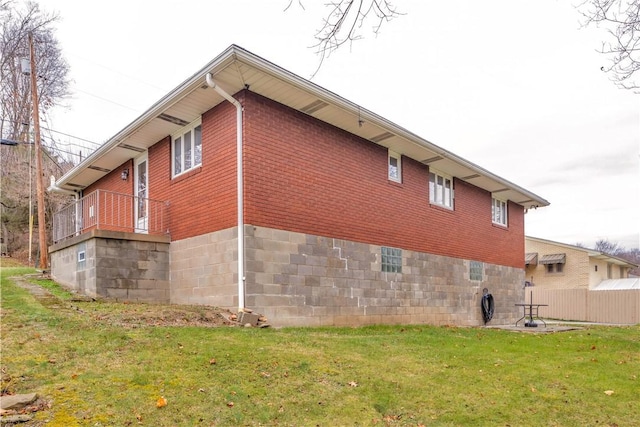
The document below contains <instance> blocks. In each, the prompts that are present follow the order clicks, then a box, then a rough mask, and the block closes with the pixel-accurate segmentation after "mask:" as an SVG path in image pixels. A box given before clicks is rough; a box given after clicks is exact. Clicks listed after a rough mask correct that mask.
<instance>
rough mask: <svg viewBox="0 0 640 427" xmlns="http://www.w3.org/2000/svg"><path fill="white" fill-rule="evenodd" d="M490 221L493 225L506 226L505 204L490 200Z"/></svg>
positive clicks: (494, 199)
mask: <svg viewBox="0 0 640 427" xmlns="http://www.w3.org/2000/svg"><path fill="white" fill-rule="evenodd" d="M491 220H492V221H493V223H494V224H500V225H504V226H505V227H506V225H507V202H505V201H502V200H498V199H496V198H492V199H491Z"/></svg>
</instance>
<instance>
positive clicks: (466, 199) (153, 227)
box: [49, 46, 548, 325]
mask: <svg viewBox="0 0 640 427" xmlns="http://www.w3.org/2000/svg"><path fill="white" fill-rule="evenodd" d="M49 190H50V191H62V192H67V193H69V194H70V195H74V196H75V197H76V200H75V201H74V203H72V204H71V205H69V206H68V207H67V208H65V209H64V210H62V211H60V212H58V213H57V214H56V215H55V218H54V245H53V246H51V247H50V255H51V266H52V270H51V273H52V275H53V277H54V278H55V279H56V280H57V281H59V282H61V283H63V284H65V285H67V286H69V287H72V288H74V289H76V290H78V291H80V292H84V293H87V294H90V295H104V296H108V297H114V298H118V299H121V300H136V301H150V302H164V303H176V304H206V305H213V306H219V307H225V308H237V309H238V310H244V309H246V308H250V309H253V310H254V311H256V312H259V313H262V314H264V315H266V316H267V317H268V318H269V321H270V323H272V324H274V325H360V324H372V323H430V324H454V325H481V324H483V320H482V314H481V308H480V301H481V298H482V293H483V289H484V288H486V289H487V290H488V292H490V293H491V294H492V295H493V297H494V300H495V304H496V308H495V315H494V319H493V321H492V322H493V323H494V324H500V323H511V322H514V321H515V320H516V319H517V317H518V312H517V311H516V310H515V306H514V304H515V303H517V302H521V301H522V300H523V298H524V288H523V286H522V284H523V282H524V270H523V266H522V259H523V257H524V214H525V211H526V210H527V209H529V208H531V207H543V206H547V205H548V202H547V201H546V200H544V199H543V198H541V197H539V196H537V195H535V194H533V193H532V192H530V191H528V190H525V189H524V188H521V187H519V186H517V185H515V184H513V183H511V182H509V181H507V180H505V179H503V178H501V177H499V176H497V175H494V174H492V173H491V172H489V171H487V170H485V169H482V168H481V167H479V166H477V165H475V164H473V163H471V162H469V161H467V160H465V159H462V158H460V157H458V156H456V155H455V154H453V153H451V152H449V151H447V150H445V149H443V148H440V147H438V146H436V145H434V144H432V143H431V142H429V141H427V140H424V139H422V138H420V137H418V136H417V135H414V134H412V133H411V132H409V131H407V130H405V129H403V128H401V127H400V126H398V125H396V124H394V123H391V122H390V121H388V120H386V119H385V118H383V117H380V116H378V115H376V114H374V113H372V112H370V111H367V110H365V109H364V108H362V107H361V106H359V105H357V104H354V103H352V102H350V101H348V100H346V99H344V98H341V97H340V96H338V95H336V94H334V93H332V92H330V91H327V90H326V89H323V88H321V87H319V86H317V85H315V84H314V83H311V82H309V81H307V80H305V79H303V78H300V77H298V76H296V75H294V74H292V73H290V72H289V71H287V70H284V69H282V68H280V67H278V66H276V65H274V64H272V63H270V62H268V61H266V60H264V59H262V58H260V57H258V56H256V55H254V54H252V53H250V52H247V51H246V50H244V49H242V48H240V47H237V46H231V47H229V48H228V49H227V50H226V51H224V52H223V53H222V54H220V55H219V56H218V57H217V58H215V59H214V60H213V61H211V62H210V63H209V64H207V65H206V66H205V67H204V68H203V69H202V70H200V71H198V72H197V73H196V74H194V75H193V76H192V77H190V78H189V79H188V80H186V81H185V82H184V83H182V84H181V85H179V86H178V87H177V88H176V89H174V90H173V91H171V92H170V93H168V94H167V95H166V96H165V97H163V98H162V99H161V100H160V101H158V102H157V103H156V104H154V105H153V106H152V107H151V108H150V109H149V110H148V111H146V112H145V113H144V114H143V115H141V116H140V117H139V118H138V119H136V120H135V121H134V122H132V123H131V124H129V125H128V126H127V127H125V128H124V129H123V130H122V131H120V132H119V133H118V134H116V135H115V136H114V137H112V138H111V139H109V140H108V141H107V142H105V143H104V144H103V145H102V146H101V147H100V148H99V149H98V150H96V151H95V152H94V153H93V154H91V155H90V156H89V157H87V158H86V159H85V160H84V161H83V162H82V163H81V164H79V165H78V166H77V167H75V168H74V169H73V170H71V171H70V172H68V173H67V174H65V175H64V176H63V177H61V178H60V179H58V180H57V181H55V182H52V185H51V186H50V188H49Z"/></svg>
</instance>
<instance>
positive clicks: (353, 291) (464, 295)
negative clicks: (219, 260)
mask: <svg viewBox="0 0 640 427" xmlns="http://www.w3.org/2000/svg"><path fill="white" fill-rule="evenodd" d="M245 232H246V235H247V241H246V258H247V260H246V263H247V276H246V279H247V280H246V289H247V296H246V305H247V307H249V308H252V309H254V310H256V311H258V312H260V313H262V314H265V315H266V316H267V317H268V319H269V322H270V323H272V324H274V325H278V326H288V325H290V326H319V325H365V324H382V323H387V324H391V323H395V324H419V323H427V324H434V325H447V324H451V325H461V326H463V325H467V326H474V325H482V324H484V322H483V320H482V313H481V309H480V300H481V297H482V290H483V288H487V289H488V290H489V292H490V293H491V294H492V295H493V296H494V299H495V303H496V310H495V315H494V318H493V320H492V322H491V324H510V323H515V321H516V320H517V319H518V318H519V317H520V315H519V314H520V313H519V312H518V310H517V308H516V307H515V304H516V303H519V302H523V301H524V288H523V280H524V272H523V270H522V269H517V268H513V267H505V266H499V265H494V264H487V263H484V273H483V280H482V281H471V280H469V265H470V261H469V260H464V259H459V258H452V257H445V256H439V255H432V254H427V253H421V252H415V251H409V250H403V252H402V258H403V259H402V273H387V272H383V271H381V270H382V269H381V262H380V261H381V260H380V257H381V255H380V246H378V245H369V244H364V243H357V242H352V241H347V240H340V239H332V238H327V237H321V236H314V235H309V234H303V233H296V232H290V231H284V230H277V229H272V228H266V227H253V226H246V231H245Z"/></svg>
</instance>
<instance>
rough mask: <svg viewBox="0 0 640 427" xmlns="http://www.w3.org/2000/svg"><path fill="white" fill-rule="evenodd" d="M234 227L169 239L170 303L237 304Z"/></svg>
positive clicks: (228, 306)
mask: <svg viewBox="0 0 640 427" xmlns="http://www.w3.org/2000/svg"><path fill="white" fill-rule="evenodd" d="M237 242H238V232H237V228H236V227H233V228H228V229H225V230H221V231H216V232H212V233H207V234H203V235H200V236H196V237H190V238H187V239H182V240H178V241H174V242H171V297H170V301H171V303H172V304H202V305H210V306H216V307H225V308H233V307H236V308H237V307H238V284H237V283H238V249H237Z"/></svg>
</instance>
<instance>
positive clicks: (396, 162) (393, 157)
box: [388, 150, 402, 182]
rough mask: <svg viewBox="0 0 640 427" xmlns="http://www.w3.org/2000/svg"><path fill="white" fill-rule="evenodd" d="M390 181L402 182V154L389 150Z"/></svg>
mask: <svg viewBox="0 0 640 427" xmlns="http://www.w3.org/2000/svg"><path fill="white" fill-rule="evenodd" d="M388 158H389V181H395V182H402V156H400V154H398V153H394V152H393V151H391V150H389V156H388Z"/></svg>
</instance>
